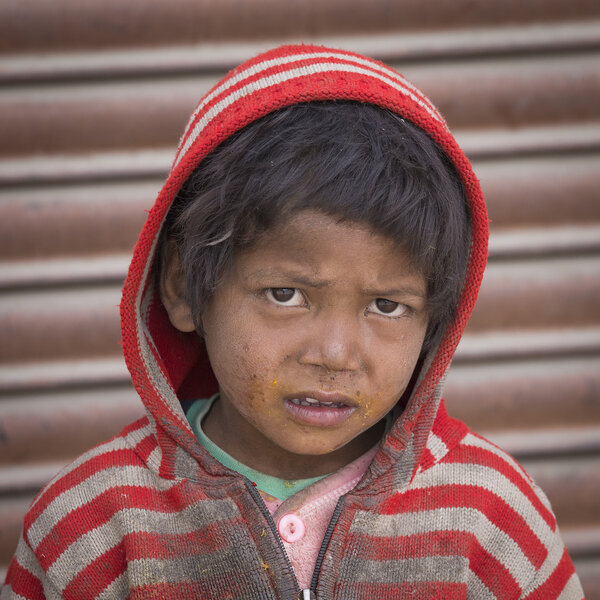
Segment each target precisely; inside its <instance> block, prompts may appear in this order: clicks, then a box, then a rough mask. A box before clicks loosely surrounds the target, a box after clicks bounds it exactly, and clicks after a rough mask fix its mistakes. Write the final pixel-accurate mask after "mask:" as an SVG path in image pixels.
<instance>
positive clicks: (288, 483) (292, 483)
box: [283, 481, 296, 488]
mask: <svg viewBox="0 0 600 600" xmlns="http://www.w3.org/2000/svg"><path fill="white" fill-rule="evenodd" d="M283 485H284V487H286V488H293V487H294V486H295V485H296V482H295V481H284V482H283Z"/></svg>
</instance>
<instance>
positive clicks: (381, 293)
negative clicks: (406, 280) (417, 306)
mask: <svg viewBox="0 0 600 600" xmlns="http://www.w3.org/2000/svg"><path fill="white" fill-rule="evenodd" d="M363 292H364V293H365V294H366V295H367V296H377V297H378V298H387V297H388V296H414V297H416V298H426V297H427V292H424V291H422V290H419V289H417V288H414V287H411V286H402V287H399V288H389V289H385V290H379V289H374V288H373V289H371V288H367V289H364V290H363Z"/></svg>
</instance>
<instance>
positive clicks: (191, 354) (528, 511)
mask: <svg viewBox="0 0 600 600" xmlns="http://www.w3.org/2000/svg"><path fill="white" fill-rule="evenodd" d="M341 99H343V100H353V101H360V102H368V103H371V104H374V105H378V106H380V107H384V108H387V109H389V110H392V111H394V112H395V113H397V114H399V115H400V116H402V117H403V118H405V119H407V120H409V121H411V122H413V123H414V124H416V125H418V126H419V127H421V128H422V129H423V130H425V131H426V132H427V133H428V134H429V135H430V136H431V137H432V138H433V139H434V140H435V141H436V142H437V144H438V145H439V146H440V147H441V148H442V149H443V151H444V152H445V153H446V155H447V156H448V157H449V159H450V160H451V161H452V163H453V164H454V166H455V168H456V170H457V171H458V173H459V175H460V177H461V179H462V183H463V186H464V189H465V192H466V195H467V199H468V202H469V207H470V212H471V220H472V234H471V241H472V244H471V253H470V258H469V265H468V270H467V275H466V278H465V282H464V288H463V292H462V296H461V299H460V302H459V307H458V311H457V316H456V318H455V320H454V321H453V323H452V324H451V325H450V326H449V327H448V328H447V330H446V331H445V334H444V336H443V339H442V341H441V342H440V344H439V345H438V347H437V348H436V349H435V350H434V351H432V352H431V353H430V355H429V356H428V357H427V360H426V362H425V364H424V366H423V367H422V369H421V372H420V375H419V379H418V381H417V384H416V385H415V389H414V392H413V394H412V397H411V399H410V400H409V402H408V404H407V407H406V409H405V410H404V412H403V413H402V414H401V415H400V416H399V417H398V419H397V420H396V422H395V423H394V424H393V426H392V427H391V428H390V430H389V432H388V433H387V435H386V437H385V439H384V440H383V441H382V443H381V446H380V448H379V450H378V452H377V453H376V455H375V457H374V459H373V462H372V463H371V465H370V466H369V468H368V469H367V472H366V473H365V475H364V477H363V478H362V480H361V481H360V482H359V484H358V485H357V486H356V487H355V488H354V489H352V490H351V491H350V492H349V493H347V494H346V495H345V496H343V497H342V498H340V500H339V502H338V504H337V507H336V509H335V511H334V514H333V517H332V519H331V522H330V524H329V527H328V529H327V532H326V534H325V538H324V540H323V543H322V546H321V549H320V552H319V555H318V558H317V564H316V568H315V572H314V575H313V578H312V583H311V586H310V589H309V590H300V589H299V586H298V583H297V581H296V579H295V577H294V573H293V570H292V568H291V566H290V562H289V560H288V558H287V556H286V554H285V551H284V548H283V546H282V543H281V540H280V538H279V535H278V533H277V529H276V527H275V525H274V523H273V521H272V519H271V516H270V513H269V511H268V510H267V508H266V506H265V505H264V503H263V501H262V500H261V498H260V495H259V494H258V492H257V491H256V489H255V488H254V487H253V485H252V483H251V482H250V481H248V480H247V479H245V478H244V477H242V476H240V475H238V474H236V473H234V472H232V471H230V470H229V469H227V468H225V467H224V466H223V465H221V464H220V463H219V462H218V461H216V460H215V459H214V458H212V457H211V456H210V455H208V453H207V452H206V451H205V450H204V449H203V448H202V447H201V446H200V444H199V443H198V441H197V440H196V438H195V437H194V435H193V433H192V430H191V429H190V427H189V425H188V423H187V421H186V418H185V416H184V414H183V411H182V409H181V405H180V401H179V399H178V397H182V398H183V397H209V396H210V395H211V394H213V393H214V392H215V391H216V389H217V385H216V381H215V378H214V375H213V374H212V371H211V368H210V365H209V363H208V360H207V357H206V352H205V349H204V347H203V344H202V341H201V339H200V338H199V337H198V336H196V335H195V334H193V333H192V334H182V333H180V332H178V331H176V330H175V329H174V328H173V327H172V326H170V324H169V322H168V319H167V316H166V312H165V310H164V307H163V306H162V304H161V302H160V300H159V299H158V297H157V294H156V290H155V287H154V278H153V277H152V264H153V257H154V253H155V248H156V244H157V239H158V235H159V232H160V228H161V224H162V222H163V220H164V218H165V215H166V213H167V211H168V209H169V206H170V204H171V202H172V201H173V199H174V197H175V195H176V193H177V191H178V190H179V189H180V187H181V186H182V184H183V183H184V182H185V180H186V179H187V178H188V177H189V175H190V174H191V173H192V171H193V170H194V168H195V167H196V166H197V165H198V163H199V162H200V161H201V160H202V159H203V158H204V157H205V156H206V155H207V154H209V153H210V152H211V151H212V150H213V149H214V148H216V146H217V145H218V144H220V143H221V142H222V141H223V140H225V139H226V138H228V137H229V136H230V135H231V134H233V133H234V132H236V131H238V130H239V129H240V128H242V127H244V126H246V125H247V124H249V123H250V122H252V121H254V120H256V119H258V118H260V117H262V116H264V115H265V114H267V113H269V112H271V111H274V110H276V109H278V108H281V107H284V106H288V105H290V104H295V103H299V102H308V101H313V100H320V101H323V100H341ZM486 257H487V214H486V209H485V205H484V201H483V196H482V194H481V190H480V187H479V183H478V181H477V179H476V177H475V175H474V174H473V171H472V169H471V166H470V164H469V162H468V160H467V159H466V158H465V156H464V154H463V153H462V151H461V150H460V149H459V147H458V145H457V144H456V142H455V140H454V138H453V137H452V135H451V134H450V132H449V130H448V128H447V126H446V124H445V122H444V119H443V118H442V117H441V116H440V114H439V112H438V111H437V110H436V108H435V107H434V106H433V105H432V103H431V102H430V101H429V100H428V99H427V98H426V97H425V96H424V95H423V94H422V93H421V92H420V91H419V90H418V89H417V88H416V87H415V86H414V85H412V84H411V83H409V82H408V81H407V80H406V79H405V78H404V77H402V76H401V75H399V74H398V73H397V72H395V71H394V70H392V69H390V68H388V67H387V66H385V65H383V64H381V63H379V62H376V61H374V60H371V59H369V58H366V57H363V56H359V55H357V54H353V53H350V52H345V51H341V50H332V49H328V48H324V47H316V46H287V47H282V48H277V49H275V50H272V51H269V52H266V53H264V54H262V55H260V56H258V57H256V58H254V59H252V60H250V61H248V62H246V63H244V64H242V65H241V66H240V67H238V68H236V69H235V70H233V71H232V72H230V73H229V74H228V75H227V76H226V77H225V78H224V79H223V80H222V81H220V82H219V83H218V84H217V85H216V86H215V87H214V88H213V89H212V90H210V92H208V93H207V94H206V95H205V96H204V97H203V98H202V99H201V100H200V102H199V104H198V106H197V108H196V109H195V111H194V112H193V114H192V115H191V117H190V120H189V122H188V124H187V127H186V129H185V132H184V134H183V137H182V138H181V142H180V145H179V148H178V150H177V154H176V157H175V160H174V162H173V166H172V169H171V172H170V174H169V176H168V178H167V180H166V183H165V185H164V187H163V188H162V190H161V191H160V193H159V195H158V198H157V201H156V203H155V205H154V207H153V208H152V210H151V211H150V213H149V216H148V219H147V222H146V224H145V226H144V228H143V230H142V233H141V235H140V238H139V241H138V243H137V246H136V248H135V251H134V255H133V259H132V262H131V266H130V269H129V274H128V277H127V280H126V282H125V286H124V290H123V299H122V303H121V318H122V335H123V347H124V353H125V358H126V362H127V365H128V368H129V371H130V373H131V377H132V380H133V383H134V385H135V388H136V390H137V392H138V393H139V395H140V397H141V399H142V401H143V403H144V405H145V408H146V416H145V418H143V419H141V420H139V421H137V422H135V423H133V424H132V425H130V426H128V427H126V428H125V429H124V430H123V431H122V432H121V433H120V434H119V435H117V436H116V437H115V438H113V439H112V440H110V441H108V442H106V443H104V444H101V445H100V446H97V447H96V448H94V449H93V450H91V451H89V452H88V453H86V454H84V455H83V456H81V457H80V458H78V459H77V460H76V461H75V462H73V463H72V464H70V465H69V466H68V467H66V468H65V469H64V470H63V471H62V472H61V473H60V474H59V475H58V476H57V477H56V478H55V479H54V480H52V481H51V482H50V483H49V484H48V485H47V486H46V487H45V488H44V489H43V490H42V492H41V493H40V494H39V495H38V496H37V497H36V499H35V500H34V502H33V504H32V506H31V508H30V510H29V512H28V514H27V516H26V518H25V523H24V528H23V534H22V537H21V540H20V542H19V545H18V548H17V552H16V555H15V557H14V559H13V561H12V563H11V566H10V568H9V571H8V574H7V579H6V583H5V586H4V587H3V591H2V596H1V597H2V599H3V600H5V599H6V600H8V599H9V598H19V599H21V598H27V599H32V600H33V599H38V598H48V599H54V598H70V599H87V598H106V599H108V598H131V599H136V598H140V599H141V598H207V599H212V598H214V599H225V598H229V599H240V600H242V599H282V600H293V599H296V598H313V599H314V598H317V599H318V600H326V599H334V598H335V599H340V600H341V599H346V600H350V599H352V600H360V599H364V600H372V599H374V598H395V599H397V598H419V599H426V598H427V599H430V598H445V599H457V600H458V599H470V600H488V599H489V600H492V599H502V600H516V599H518V598H521V599H528V600H548V599H559V598H560V600H579V599H581V598H582V597H583V593H582V590H581V587H580V584H579V581H578V579H577V576H576V574H575V572H574V569H573V565H572V563H571V560H570V558H569V556H568V554H567V552H566V550H565V548H564V546H563V543H562V540H561V538H560V535H559V533H558V530H557V526H556V521H555V518H554V516H553V514H552V511H551V508H550V506H549V504H548V501H547V500H546V498H545V496H544V494H543V493H542V492H541V491H540V490H539V488H537V486H536V485H535V483H534V482H533V481H532V480H531V479H530V477H529V476H528V475H527V474H526V473H525V472H524V471H523V469H522V468H521V467H520V466H519V465H518V464H517V463H516V462H515V461H514V460H513V459H512V458H511V457H510V456H509V455H507V454H506V453H505V452H503V451H502V450H500V449H498V448H497V447H496V446H494V445H493V444H491V443H489V442H488V441H486V440H485V439H483V438H481V437H479V436H478V435H476V434H474V433H472V432H470V431H469V430H468V429H467V427H466V426H465V425H463V424H462V423H460V422H458V421H456V420H454V419H451V418H450V417H449V416H448V415H447V413H446V411H445V408H444V404H443V401H442V399H441V386H442V381H443V378H444V374H445V373H446V371H447V369H448V367H449V365H450V362H451V360H452V356H453V354H454V351H455V348H456V346H457V344H458V342H459V340H460V336H461V334H462V331H463V330H464V327H465V325H466V323H467V320H468V318H469V315H470V313H471V311H472V308H473V305H474V303H475V299H476V296H477V293H478V289H479V285H480V282H481V278H482V275H483V270H484V267H485V262H486ZM190 394H192V395H190Z"/></svg>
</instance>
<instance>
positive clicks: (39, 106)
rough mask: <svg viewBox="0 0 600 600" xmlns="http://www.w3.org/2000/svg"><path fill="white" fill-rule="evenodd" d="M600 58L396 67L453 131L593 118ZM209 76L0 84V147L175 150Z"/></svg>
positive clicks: (599, 100)
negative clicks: (458, 94) (0, 85)
mask: <svg viewBox="0 0 600 600" xmlns="http://www.w3.org/2000/svg"><path fill="white" fill-rule="evenodd" d="M599 56H600V53H599V52H598V51H595V52H594V51H589V52H585V53H562V54H558V55H556V56H551V57H548V56H539V55H534V56H526V57H525V56H510V57H501V58H498V57H496V58H494V59H488V60H479V59H471V60H467V59H463V60H458V59H457V60H454V61H447V62H442V61H438V62H436V63H434V62H429V63H414V64H406V65H403V67H404V68H402V69H401V70H402V71H403V72H404V74H405V75H406V76H407V77H408V78H409V79H410V80H411V81H413V83H415V84H416V85H417V86H418V87H420V88H421V89H422V90H423V91H424V92H425V93H426V94H427V95H428V96H429V97H430V98H431V99H432V100H433V101H434V102H435V103H436V104H437V106H438V108H439V109H440V110H441V112H442V114H444V115H445V117H446V118H447V120H448V123H449V124H450V126H451V127H452V128H453V129H454V130H460V129H470V130H474V129H482V130H483V129H489V130H495V129H502V128H508V129H511V130H512V129H515V130H518V129H519V128H521V127H535V126H546V125H547V124H548V123H551V124H552V125H556V126H558V125H561V124H562V125H565V124H566V123H567V122H569V121H577V122H578V123H581V122H590V121H591V122H593V121H598V120H600V112H599V110H600V109H599V106H600V85H599V82H598V78H597V70H598V69H597V67H598V60H599ZM216 80H217V74H216V73H214V74H211V76H208V75H207V74H203V75H202V74H200V75H189V76H183V75H180V76H177V77H175V76H173V77H168V76H164V77H156V78H154V79H144V80H114V81H109V82H106V81H87V82H68V83H64V82H63V83H55V84H43V83H40V84H37V85H15V86H5V89H4V90H3V93H2V94H1V95H0V127H1V128H2V129H3V130H4V136H3V137H2V139H1V140H0V142H2V143H1V144H0V152H1V153H2V155H4V156H9V155H10V156H13V157H14V156H26V155H28V154H34V153H57V154H65V153H77V152H85V153H89V152H102V151H107V150H116V151H125V150H129V149H135V148H164V147H173V146H174V145H175V144H176V143H177V141H178V140H179V136H180V134H181V130H182V128H183V125H184V123H185V122H186V120H187V118H188V116H189V114H190V112H191V111H192V110H193V108H194V107H195V106H196V103H197V102H198V100H199V98H200V97H201V96H202V95H203V94H204V93H205V92H207V91H208V90H209V89H210V88H211V87H212V86H213V85H214V83H215V82H216ZM457 89H460V102H458V101H457V99H456V98H457ZM515 90H518V94H517V93H515ZM565 106H569V110H568V111H567V110H565ZM150 124H151V126H150ZM550 141H551V140H550ZM546 143H547V142H546ZM586 143H587V142H586Z"/></svg>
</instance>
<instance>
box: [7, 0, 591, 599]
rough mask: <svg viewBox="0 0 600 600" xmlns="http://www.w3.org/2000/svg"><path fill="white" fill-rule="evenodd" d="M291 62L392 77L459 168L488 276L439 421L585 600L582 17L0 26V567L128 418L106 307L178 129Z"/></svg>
mask: <svg viewBox="0 0 600 600" xmlns="http://www.w3.org/2000/svg"><path fill="white" fill-rule="evenodd" d="M290 40H303V41H315V40H316V41H318V42H324V43H327V44H332V45H337V46H341V47H345V48H348V49H353V50H357V51H359V52H364V53H367V54H370V55H372V56H375V57H378V58H381V59H383V60H386V61H387V62H389V63H391V64H393V65H394V66H396V67H397V68H398V69H399V70H401V71H402V72H403V73H405V74H406V75H407V76H408V77H409V78H410V79H412V80H413V81H414V82H415V83H416V84H417V85H419V86H421V87H422V88H423V89H424V90H425V91H426V92H427V93H428V94H429V95H430V97H432V99H433V100H434V101H435V102H436V103H437V104H438V106H439V107H440V109H441V110H442V112H443V113H444V114H445V115H446V116H447V118H448V121H449V123H450V125H451V127H452V128H453V129H454V130H455V132H456V135H457V138H458V139H459V141H460V142H461V143H462V144H463V146H464V148H465V149H466V151H467V153H468V155H469V156H470V157H471V159H472V160H473V162H474V164H475V167H476V170H477V172H478V174H479V176H480V178H481V180H482V184H483V187H484V190H485V192H486V194H487V197H488V201H489V208H490V216H491V219H492V240H491V258H490V266H489V270H488V272H487V275H486V279H485V283H484V287H483V290H482V293H481V300H480V303H479V306H478V308H477V311H476V313H475V315H474V317H473V321H472V323H471V325H470V327H469V333H468V336H467V337H466V338H465V340H464V342H463V343H462V345H461V348H460V353H459V354H458V356H457V358H456V361H455V365H454V367H453V371H452V373H451V375H450V377H449V380H448V385H447V398H448V404H449V407H450V410H451V412H452V413H453V414H455V415H456V416H458V417H460V418H463V419H464V420H465V421H466V422H467V423H469V424H470V425H471V426H473V427H474V428H475V429H477V430H479V431H482V432H483V433H486V434H487V435H488V436H489V437H490V438H491V439H493V440H497V441H498V442H499V443H500V444H502V445H503V446H505V447H506V448H507V449H508V450H510V451H512V452H513V453H514V454H515V455H516V456H517V457H518V458H519V459H520V460H522V462H524V463H525V465H526V466H527V468H528V469H529V471H530V472H531V473H532V474H533V476H534V477H535V478H536V479H537V480H538V481H539V483H540V484H541V485H542V487H543V488H544V489H545V490H546V492H547V494H548V496H549V497H550V499H551V500H552V502H553V505H554V508H555V511H556V513H557V515H558V518H559V523H560V526H561V529H562V531H563V535H564V537H565V540H566V541H567V544H568V545H569V547H570V550H571V553H572V555H573V557H574V559H575V562H576V565H577V567H578V570H579V572H580V575H581V577H582V580H583V583H584V588H585V589H586V592H587V596H588V598H589V599H591V600H593V599H600V515H599V512H598V507H599V502H598V498H599V497H600V368H599V367H600V360H599V357H600V301H599V298H600V261H599V260H598V259H599V255H600V199H599V198H598V190H599V189H600V164H599V161H598V158H599V156H600V68H599V67H600V62H599V60H598V59H599V55H600V53H599V49H600V4H599V3H598V2H596V1H595V0H593V1H592V0H589V1H587V0H573V1H571V2H566V1H564V0H545V1H544V2H537V1H533V0H531V1H523V0H505V1H504V2H492V1H490V0H488V1H484V0H454V1H453V2H450V1H449V0H431V1H430V2H428V3H426V4H425V5H424V4H423V3H415V2H411V1H410V0H398V1H397V2H387V1H385V0H369V1H367V0H344V1H342V0H329V1H328V2H321V1H318V0H303V1H302V2H296V3H293V4H289V3H284V2H278V1H277V0H262V1H260V2H259V1H258V0H255V1H250V0H246V1H241V2H240V1H239V0H220V1H219V2H218V3H215V2H210V1H208V0H171V1H170V2H163V1H162V0H131V1H129V2H121V1H120V0H104V1H103V2H93V1H89V2H80V1H79V0H54V2H52V3H48V2H45V1H43V0H30V1H29V2H26V3H25V2H20V1H19V0H8V1H5V2H3V3H2V4H0V131H1V135H0V184H1V185H2V190H1V191H0V248H1V257H0V261H1V262H0V319H1V321H0V360H1V361H2V364H1V365H0V448H1V449H2V452H1V453H0V563H1V564H3V565H5V566H6V564H7V563H8V561H9V560H10V557H11V555H12V553H13V551H14V547H15V543H16V539H17V536H18V533H19V530H20V527H21V520H22V517H23V514H24V512H25V510H26V508H27V506H28V504H29V502H30V501H31V499H32V497H33V495H34V493H35V492H36V491H37V490H38V489H39V488H40V487H41V486H42V484H43V483H44V482H46V481H47V480H48V479H49V477H50V476H51V475H52V474H53V473H54V472H55V471H56V470H57V468H58V467H60V466H61V465H63V464H64V463H66V462H67V461H68V460H70V459H71V458H72V457H74V456H75V455H77V454H78V453H80V452H81V451H83V450H84V449H86V448H88V447H89V446H91V445H93V444H95V443H97V442H99V441H101V440H102V439H105V438H106V437H108V436H110V435H112V434H114V433H116V432H117V431H118V430H119V429H120V428H121V426H122V425H123V424H124V423H126V422H128V421H130V420H132V419H133V418H135V417H137V416H138V415H139V414H140V413H141V408H140V405H139V402H138V400H137V398H136V395H135V393H134V392H133V390H132V388H131V386H130V384H129V382H128V375H127V372H126V370H125V368H124V366H123V363H122V360H121V357H120V348H119V324H118V311H117V308H116V307H117V304H118V302H119V290H120V286H121V283H122V280H123V277H124V273H125V269H126V267H127V263H128V254H129V252H130V250H131V248H132V246H133V243H134V241H135V238H136V235H137V233H138V230H139V228H140V226H141V224H142V222H143V220H144V210H145V209H146V208H148V207H149V206H150V205H151V204H152V202H153V199H154V196H155V194H156V192H157V190H158V188H159V186H160V184H161V180H162V178H163V177H164V174H165V173H166V170H167V168H168V165H169V161H170V158H171V156H172V152H173V149H174V146H175V145H176V143H177V140H178V136H179V134H180V131H181V129H182V127H183V124H184V122H185V120H186V118H187V115H188V113H189V111H190V110H191V109H192V107H193V106H194V104H195V102H196V100H197V99H198V97H199V95H200V93H201V92H203V91H204V90H206V89H208V87H209V86H210V85H212V83H213V82H214V81H215V80H216V79H217V78H218V77H220V76H221V75H222V74H223V72H224V71H225V69H227V68H230V67H232V66H234V65H235V64H236V63H238V62H239V61H241V60H243V59H244V58H246V57H248V56H250V55H251V54H253V53H255V52H257V51H259V50H262V49H264V48H266V47H269V46H272V45H274V44H275V43H277V42H280V41H290ZM4 568H5V567H4Z"/></svg>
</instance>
